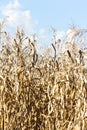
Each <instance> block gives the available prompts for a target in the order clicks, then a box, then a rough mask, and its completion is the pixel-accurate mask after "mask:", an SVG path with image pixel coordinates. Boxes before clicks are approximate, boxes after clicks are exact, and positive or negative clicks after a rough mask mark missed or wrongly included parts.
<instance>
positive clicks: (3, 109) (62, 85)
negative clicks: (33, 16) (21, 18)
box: [0, 30, 87, 130]
mask: <svg viewBox="0 0 87 130" xmlns="http://www.w3.org/2000/svg"><path fill="white" fill-rule="evenodd" d="M3 35H4V39H5V40H6V41H4V43H2V47H1V50H0V130H87V63H86V55H87V51H86V50H81V49H78V46H77V44H76V43H75V42H74V41H73V42H72V41H71V42H67V43H65V46H66V48H67V49H66V50H65V51H64V52H62V51H61V50H60V48H59V45H60V43H56V44H55V43H52V44H51V48H52V49H53V55H51V54H50V51H49V49H46V51H45V52H44V53H43V54H42V55H39V54H38V52H37V47H36V40H35V39H34V38H33V40H32V41H31V39H30V38H29V37H26V36H25V35H24V34H23V32H21V31H18V30H17V32H16V35H15V37H14V38H12V40H9V39H10V38H9V36H8V35H7V34H6V32H5V34H3ZM5 43H7V44H5ZM57 44H58V46H57ZM67 46H68V47H67ZM57 52H58V53H57Z"/></svg>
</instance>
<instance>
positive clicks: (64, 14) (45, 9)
mask: <svg viewBox="0 0 87 130" xmlns="http://www.w3.org/2000/svg"><path fill="white" fill-rule="evenodd" d="M14 1H16V0H0V6H4V7H5V6H6V5H7V4H9V2H12V3H13V2H14ZM18 2H19V3H20V5H21V10H29V11H30V15H31V17H32V19H33V20H35V21H37V25H36V29H37V30H38V29H41V28H45V29H49V28H50V27H51V26H53V27H55V28H57V29H59V30H65V29H67V28H69V27H70V25H72V24H75V25H77V26H80V27H82V28H86V27H87V25H86V23H87V16H86V12H87V0H19V1H18ZM0 12H1V11H0ZM1 15H2V13H0V17H1ZM2 17H4V16H2Z"/></svg>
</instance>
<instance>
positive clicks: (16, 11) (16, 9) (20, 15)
mask: <svg viewBox="0 0 87 130" xmlns="http://www.w3.org/2000/svg"><path fill="white" fill-rule="evenodd" d="M1 13H2V16H3V17H4V18H6V19H7V20H6V27H7V30H8V31H13V30H14V31H15V30H16V29H17V28H23V29H24V31H25V32H26V33H27V34H29V33H33V32H34V28H35V25H36V24H37V22H36V21H35V20H33V18H32V16H31V12H30V10H23V9H22V5H21V4H20V3H19V1H18V0H14V1H13V2H9V3H8V4H7V5H5V6H3V7H2V9H1Z"/></svg>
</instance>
